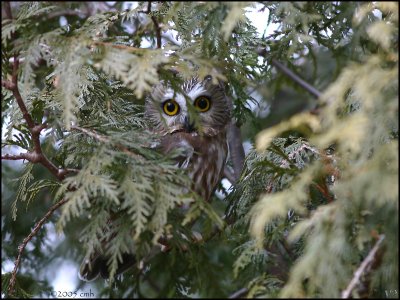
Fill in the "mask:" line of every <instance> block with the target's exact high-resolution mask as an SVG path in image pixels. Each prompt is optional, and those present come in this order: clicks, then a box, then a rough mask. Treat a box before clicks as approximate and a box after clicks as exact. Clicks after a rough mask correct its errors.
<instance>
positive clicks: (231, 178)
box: [224, 166, 236, 185]
mask: <svg viewBox="0 0 400 300" xmlns="http://www.w3.org/2000/svg"><path fill="white" fill-rule="evenodd" d="M224 177H225V178H226V179H228V180H229V182H230V183H231V184H232V185H233V184H234V183H235V182H236V177H235V174H234V173H233V172H232V171H231V170H230V169H228V168H227V166H225V168H224Z"/></svg>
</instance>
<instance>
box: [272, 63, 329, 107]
mask: <svg viewBox="0 0 400 300" xmlns="http://www.w3.org/2000/svg"><path fill="white" fill-rule="evenodd" d="M271 63H272V65H274V66H275V67H276V68H277V69H278V70H280V71H281V72H282V73H284V74H285V75H286V76H288V77H289V78H291V79H292V80H293V81H294V82H296V83H297V84H298V85H300V86H301V87H302V88H303V89H305V90H306V91H307V92H309V93H310V94H312V95H313V96H314V97H315V98H317V99H318V98H320V97H321V92H320V91H318V90H317V89H316V88H315V87H313V86H312V85H311V84H309V83H308V82H306V81H304V80H303V79H301V78H300V77H299V76H297V75H296V74H295V73H293V71H291V70H290V69H289V68H288V67H286V66H284V65H282V64H281V63H280V62H279V61H277V60H276V59H274V58H273V59H272V62H271Z"/></svg>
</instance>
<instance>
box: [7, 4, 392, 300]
mask: <svg viewBox="0 0 400 300" xmlns="http://www.w3.org/2000/svg"><path fill="white" fill-rule="evenodd" d="M136 4H137V5H136ZM136 4H135V5H131V6H129V5H126V4H124V3H123V2H10V7H11V12H12V16H13V19H12V20H10V19H9V18H8V17H7V12H6V10H7V7H6V4H4V2H2V83H3V81H4V80H11V74H12V67H13V63H12V62H13V55H14V53H19V58H20V61H21V64H20V68H19V72H18V79H19V90H20V92H21V95H22V98H23V99H24V101H25V104H26V105H27V107H28V111H29V112H30V114H31V115H32V118H33V119H34V120H35V121H36V122H38V123H39V122H42V121H43V120H46V122H47V124H48V126H47V129H46V130H45V131H43V132H42V135H41V145H42V149H43V152H44V153H45V154H46V156H47V157H48V158H49V159H50V160H51V161H52V162H53V163H54V164H55V165H56V166H57V167H59V168H74V169H79V170H80V171H79V172H78V173H77V174H75V173H73V174H70V175H69V176H68V177H67V178H66V179H64V180H63V181H62V182H59V181H58V180H57V179H56V178H55V177H54V176H53V175H52V174H51V173H50V172H49V170H47V169H46V168H44V167H43V166H41V165H39V164H33V163H30V162H27V161H26V160H24V161H23V162H22V161H7V160H2V241H3V243H2V296H11V295H9V294H8V292H7V289H8V283H9V279H10V276H11V271H12V268H13V262H14V260H15V258H16V256H17V253H18V246H19V245H20V244H21V242H22V241H23V239H24V238H26V237H27V236H28V234H29V233H30V232H31V230H32V228H33V227H34V224H35V223H36V222H37V221H39V220H40V219H41V218H42V217H43V216H44V215H45V214H46V212H47V211H48V210H49V208H50V207H51V206H52V205H53V204H54V203H55V202H56V201H57V200H60V199H61V198H67V199H69V201H68V202H67V204H66V205H64V206H63V207H61V208H59V209H58V210H57V211H56V212H55V213H54V214H53V216H52V217H51V218H50V219H49V221H48V222H47V223H46V225H45V226H43V228H42V229H41V230H39V231H38V233H37V234H36V235H35V236H34V237H33V238H32V239H31V240H30V242H29V243H28V245H27V247H26V249H25V250H24V252H23V256H22V261H21V267H20V269H19V271H18V274H17V283H16V285H15V294H14V296H16V297H33V296H35V297H49V296H50V297H53V296H55V294H54V292H58V291H59V292H67V293H68V292H74V291H75V292H78V294H79V293H81V292H88V291H89V290H90V291H93V292H94V293H95V295H96V296H97V297H123V298H127V297H229V296H231V297H233V298H239V297H340V296H343V295H347V297H348V296H352V297H372V298H375V297H377V298H378V297H382V298H398V289H399V286H398V3H397V2H269V1H268V2H257V3H250V2H150V1H149V2H138V3H136ZM251 6H255V7H257V10H259V11H260V12H261V11H268V12H269V15H268V16H269V18H268V19H265V23H266V24H268V26H275V28H276V29H275V30H274V31H273V32H272V33H271V32H270V31H268V32H267V31H266V32H265V33H264V34H263V35H262V36H260V35H259V34H258V33H257V31H256V29H255V27H254V26H252V24H251V22H250V20H248V19H247V18H246V17H245V15H244V11H245V10H246V9H248V8H249V7H251ZM154 20H155V22H154ZM157 26H159V27H160V30H159V33H160V36H158V33H157V30H156V28H157ZM160 41H161V45H160ZM160 46H161V47H160ZM276 62H279V63H281V64H283V65H284V66H286V67H287V68H288V69H290V70H291V72H292V74H297V75H298V76H299V77H300V78H301V79H303V80H304V81H306V82H308V83H310V84H311V85H312V86H313V87H314V88H315V89H316V90H317V91H319V92H320V93H319V94H318V97H315V95H313V94H312V93H310V92H309V91H307V90H306V89H304V88H303V87H302V86H300V85H299V84H298V83H297V82H296V81H295V80H293V77H291V76H287V74H285V73H284V72H283V71H282V69H281V68H279V67H278V66H277V64H276ZM176 73H178V74H179V75H178V76H176V75H175V74H176ZM194 73H197V74H199V75H200V76H204V75H207V74H211V75H213V77H214V78H216V79H219V80H222V81H225V82H226V89H227V93H228V95H230V97H232V99H233V102H234V107H235V109H234V120H235V121H236V123H237V124H238V125H239V126H240V128H241V134H242V138H243V142H244V146H245V150H246V157H245V164H244V168H243V171H242V173H241V174H240V179H239V181H238V182H236V183H235V184H234V185H233V186H232V188H230V189H228V188H227V187H226V185H223V184H220V186H219V190H218V192H217V193H216V195H215V196H214V200H213V202H212V203H211V205H208V204H205V203H202V202H201V201H199V202H196V203H195V205H192V208H191V209H190V210H189V211H187V212H186V213H185V214H182V210H181V209H180V208H179V206H180V205H181V204H182V203H186V202H187V201H189V198H190V197H192V196H193V195H185V194H183V193H182V191H180V189H179V186H182V185H184V186H185V185H187V184H188V183H187V178H186V176H185V174H184V173H183V172H180V171H179V170H177V169H176V168H174V166H173V162H172V161H173V160H171V158H172V157H163V156H160V155H158V154H157V153H155V152H154V151H152V150H149V145H151V143H152V142H154V140H156V138H157V137H154V136H153V135H152V134H151V132H149V131H148V130H147V129H146V126H147V123H146V120H144V118H143V103H144V102H143V101H144V96H145V94H146V93H147V92H148V91H149V89H150V88H151V86H152V85H153V84H154V83H156V82H158V81H159V80H164V81H167V82H170V83H171V84H172V85H173V86H174V87H175V88H176V89H177V90H179V83H181V82H182V81H183V80H184V79H186V78H189V77H191V76H193V74H194ZM1 105H2V156H3V155H4V154H5V153H13V154H18V153H19V152H20V151H22V150H23V149H25V150H31V149H32V137H31V133H30V132H29V130H28V128H27V124H26V122H25V120H24V118H23V116H22V113H21V111H20V110H19V107H18V105H17V103H16V101H15V98H14V96H13V94H12V93H11V92H10V91H9V90H7V89H6V88H5V87H4V85H3V84H2V101H1ZM71 124H76V125H77V126H79V128H86V129H90V130H91V132H97V133H98V134H100V135H101V136H102V137H105V139H103V140H99V139H98V138H96V137H93V136H90V135H88V134H87V132H84V131H81V130H76V129H74V127H73V126H72V125H71ZM116 145H122V146H123V147H125V149H129V150H130V151H131V153H134V154H135V155H131V154H127V153H126V152H124V151H121V147H118V146H116ZM228 164H229V166H230V165H231V164H232V162H231V161H229V162H228ZM160 174H164V175H163V176H160ZM225 180H226V179H225ZM77 182H78V185H77V186H78V187H81V188H79V189H77V190H74V191H71V190H68V187H69V184H72V183H75V184H76V183H77ZM188 197H189V198H188ZM146 199H153V200H152V201H147V200H146ZM121 209H122V210H124V211H125V213H124V214H122V216H120V217H121V220H120V223H121V224H120V227H119V232H118V234H117V236H116V237H115V240H114V241H115V243H112V245H110V246H109V248H108V249H106V251H107V253H108V254H109V256H110V260H109V267H110V271H111V273H115V271H116V264H117V261H118V257H119V255H121V254H122V253H126V252H130V253H134V254H135V255H136V258H137V260H138V261H140V260H143V262H142V263H138V265H137V266H136V267H134V268H131V269H130V270H129V271H127V272H125V273H124V274H122V275H119V276H117V277H116V278H110V279H111V280H103V279H97V280H95V281H93V282H89V283H88V282H84V281H80V280H78V279H77V273H78V269H79V264H80V262H81V261H82V259H83V257H85V255H88V254H89V253H90V252H91V251H93V250H94V249H95V248H96V247H98V245H99V243H100V241H101V239H102V238H104V236H105V235H104V232H103V233H102V232H101V231H102V228H103V227H102V226H103V225H104V224H105V223H106V222H107V218H108V215H109V213H110V212H112V213H117V212H120V211H121ZM133 229H134V233H132V230H133ZM162 235H168V237H169V245H170V246H171V247H170V250H169V251H168V252H160V251H158V252H157V251H155V252H154V249H156V248H157V247H156V246H154V245H155V244H156V242H155V241H157V238H158V237H160V236H162ZM377 243H378V246H379V247H378V251H377V252H376V253H375V252H373V251H372V250H373V249H374V245H376V244H377ZM157 249H158V248H157ZM153 252H154V253H153ZM149 253H151V254H152V256H151V257H148V255H149ZM371 253H373V254H374V255H373V256H372V259H370V261H369V263H370V264H369V265H368V267H367V268H365V269H364V270H363V276H362V277H361V278H359V279H357V278H356V279H357V280H355V281H356V285H355V286H353V287H351V288H350V289H349V285H350V283H351V281H352V279H355V275H354V272H355V271H356V270H357V269H358V268H360V266H362V262H363V261H365V260H367V259H368V257H369V254H371ZM370 256H371V255H370ZM65 262H67V263H68V264H67V265H66V264H65ZM71 274H72V275H71ZM55 278H63V279H64V281H68V280H69V281H71V282H65V283H64V285H63V286H62V288H61V287H60V285H57V287H55V286H54V284H55V283H54V279H55ZM56 289H60V290H56ZM346 292H349V294H346Z"/></svg>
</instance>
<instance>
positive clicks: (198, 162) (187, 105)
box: [146, 76, 231, 201]
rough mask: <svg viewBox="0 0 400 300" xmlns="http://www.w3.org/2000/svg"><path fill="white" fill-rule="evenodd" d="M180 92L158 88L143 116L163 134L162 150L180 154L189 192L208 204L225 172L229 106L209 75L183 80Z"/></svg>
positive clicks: (148, 101)
mask: <svg viewBox="0 0 400 300" xmlns="http://www.w3.org/2000/svg"><path fill="white" fill-rule="evenodd" d="M182 91H183V93H182V94H180V93H175V92H174V90H173V89H172V88H170V87H168V86H165V85H163V84H159V85H157V86H156V87H155V88H154V89H153V91H152V93H151V95H150V97H149V98H148V99H147V100H146V116H147V117H148V119H149V121H150V122H151V124H152V125H153V126H154V130H155V131H156V132H157V133H159V134H161V135H162V138H161V142H160V148H161V151H163V152H164V153H169V152H171V151H173V150H176V149H179V150H181V151H182V152H183V155H182V156H181V157H179V158H178V161H177V163H178V165H179V166H180V167H181V168H185V169H187V170H188V175H189V177H190V178H191V180H192V187H191V188H192V190H193V191H194V192H196V193H197V194H198V195H200V196H201V197H202V198H203V199H204V200H205V201H209V200H210V198H211V195H212V193H213V191H214V189H215V186H216V185H217V183H218V182H219V181H220V179H221V177H222V175H223V172H224V167H225V162H226V158H227V154H228V144H227V126H228V124H229V122H230V119H231V103H230V102H229V101H228V99H227V97H226V95H225V92H224V89H223V87H222V86H221V85H219V84H218V85H215V84H213V83H212V78H211V76H207V77H205V78H204V80H199V78H198V77H194V78H192V79H190V80H187V81H185V82H184V83H183V86H182Z"/></svg>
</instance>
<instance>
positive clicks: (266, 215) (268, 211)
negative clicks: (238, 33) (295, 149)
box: [250, 163, 320, 246]
mask: <svg viewBox="0 0 400 300" xmlns="http://www.w3.org/2000/svg"><path fill="white" fill-rule="evenodd" d="M319 167H320V165H319V164H318V163H315V164H314V165H311V166H309V167H308V168H307V169H306V170H305V171H304V172H303V173H302V174H301V176H300V177H299V178H298V179H297V181H295V182H293V183H292V185H291V186H290V187H289V188H288V189H285V190H283V191H281V192H276V193H273V194H265V195H263V196H262V197H261V199H260V200H259V201H258V202H257V203H256V204H255V205H254V206H253V207H252V209H251V211H250V216H251V222H250V233H251V234H252V236H253V237H255V238H256V240H257V243H258V245H259V246H262V242H263V239H264V229H265V225H266V224H267V223H269V222H272V221H273V219H274V218H276V217H284V216H286V215H287V213H288V211H289V210H290V209H294V210H296V212H298V213H302V212H305V207H304V202H305V201H306V200H307V199H308V187H309V185H310V184H311V182H312V179H313V176H314V175H315V174H314V173H315V172H316V171H317V170H318V168H319Z"/></svg>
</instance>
